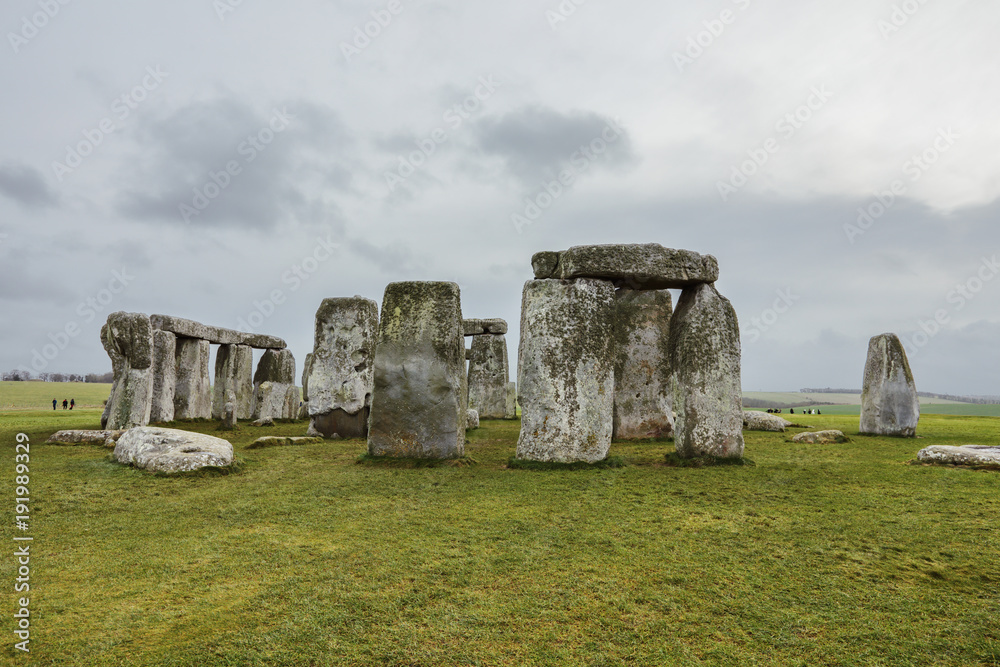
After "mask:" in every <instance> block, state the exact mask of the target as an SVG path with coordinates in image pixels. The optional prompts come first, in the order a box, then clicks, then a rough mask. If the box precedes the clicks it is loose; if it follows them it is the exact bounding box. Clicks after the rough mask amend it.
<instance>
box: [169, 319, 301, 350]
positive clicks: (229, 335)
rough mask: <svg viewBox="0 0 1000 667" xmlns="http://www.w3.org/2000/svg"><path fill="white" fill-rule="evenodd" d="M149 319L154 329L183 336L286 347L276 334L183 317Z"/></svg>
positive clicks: (228, 343) (220, 341)
mask: <svg viewBox="0 0 1000 667" xmlns="http://www.w3.org/2000/svg"><path fill="white" fill-rule="evenodd" d="M149 319H150V320H151V321H152V325H153V328H154V329H162V330H163V331H170V332H172V333H175V334H177V335H178V336H182V337H184V338H200V339H202V340H207V341H209V342H210V343H217V344H220V345H249V346H250V347H255V348H258V349H282V348H284V347H287V346H286V345H285V341H283V340H281V339H280V338H278V337H276V336H265V335H264V334H255V333H243V332H242V331H235V330H233V329H223V328H222V327H213V326H208V325H205V324H202V323H201V322H195V321H194V320H185V319H184V318H183V317H173V316H171V315H153V316H152V317H150V318H149Z"/></svg>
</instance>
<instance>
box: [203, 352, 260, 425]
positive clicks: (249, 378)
mask: <svg viewBox="0 0 1000 667" xmlns="http://www.w3.org/2000/svg"><path fill="white" fill-rule="evenodd" d="M252 373H253V348H251V347H250V346H249V345H220V346H219V351H218V352H216V355H215V385H214V386H213V387H212V419H222V418H223V417H224V415H225V411H226V403H228V402H229V401H230V398H232V399H233V400H232V403H233V407H234V408H235V415H236V419H250V416H251V414H252V410H251V403H252V400H251V399H252V398H253V375H252Z"/></svg>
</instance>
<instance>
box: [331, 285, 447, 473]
mask: <svg viewBox="0 0 1000 667" xmlns="http://www.w3.org/2000/svg"><path fill="white" fill-rule="evenodd" d="M465 383H466V376H465V342H464V339H463V329H462V306H461V296H460V292H459V289H458V285H456V284H455V283H450V282H399V283H391V284H389V285H388V286H387V287H386V288H385V295H384V297H383V299H382V317H381V321H380V323H379V338H378V344H377V346H376V348H375V389H374V393H373V396H372V403H371V417H370V419H369V430H368V453H369V454H371V455H372V456H397V457H416V458H441V459H444V458H456V457H461V456H462V455H464V453H465V417H466V414H465V411H466V400H465ZM314 391H315V389H314Z"/></svg>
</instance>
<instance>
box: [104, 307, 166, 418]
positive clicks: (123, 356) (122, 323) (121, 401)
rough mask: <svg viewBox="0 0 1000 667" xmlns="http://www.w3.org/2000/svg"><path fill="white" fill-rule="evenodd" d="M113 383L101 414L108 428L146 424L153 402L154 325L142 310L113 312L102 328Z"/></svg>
mask: <svg viewBox="0 0 1000 667" xmlns="http://www.w3.org/2000/svg"><path fill="white" fill-rule="evenodd" d="M101 343H103V344H104V349H105V350H106V351H107V353H108V356H109V357H111V368H112V370H113V371H114V382H113V384H112V385H111V395H110V396H109V397H108V403H107V405H106V406H105V408H104V414H103V415H101V428H106V429H109V430H116V429H127V428H132V427H134V426H145V425H146V424H148V423H149V414H150V410H151V408H152V402H153V328H152V326H151V325H150V323H149V317H148V316H146V315H144V314H142V313H125V312H121V311H119V312H116V313H111V314H110V315H108V320H107V322H105V324H104V326H103V327H101Z"/></svg>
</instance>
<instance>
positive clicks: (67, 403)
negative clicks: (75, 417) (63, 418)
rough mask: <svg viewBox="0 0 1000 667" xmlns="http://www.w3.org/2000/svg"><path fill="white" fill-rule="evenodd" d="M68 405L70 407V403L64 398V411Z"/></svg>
mask: <svg viewBox="0 0 1000 667" xmlns="http://www.w3.org/2000/svg"><path fill="white" fill-rule="evenodd" d="M67 405H69V401H67V400H66V399H65V398H64V399H63V410H65V409H66V406H67Z"/></svg>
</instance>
